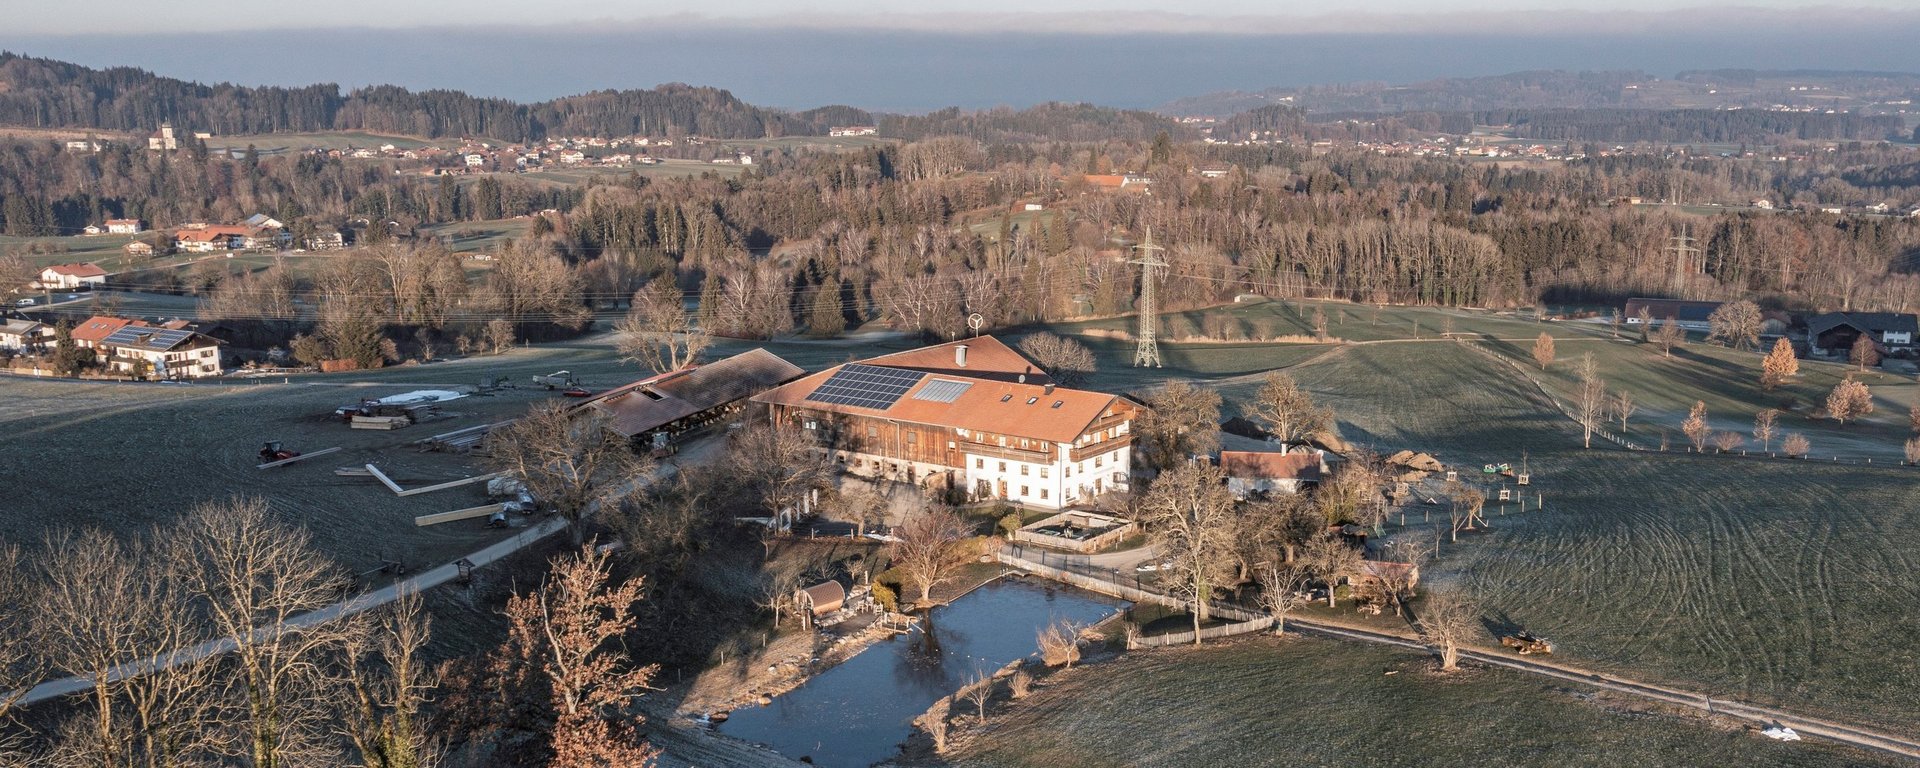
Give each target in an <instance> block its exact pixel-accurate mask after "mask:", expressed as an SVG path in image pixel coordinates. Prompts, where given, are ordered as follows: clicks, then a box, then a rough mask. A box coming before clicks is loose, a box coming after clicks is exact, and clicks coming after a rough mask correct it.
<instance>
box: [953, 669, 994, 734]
mask: <svg viewBox="0 0 1920 768" xmlns="http://www.w3.org/2000/svg"><path fill="white" fill-rule="evenodd" d="M960 694H961V695H962V696H963V697H965V698H966V700H967V701H971V702H973V711H974V712H975V714H977V715H979V717H980V722H982V723H985V722H986V721H987V701H988V700H990V699H992V698H993V675H990V674H987V673H986V672H975V673H973V677H972V678H971V679H969V680H968V681H967V684H966V686H965V687H963V688H961V689H960Z"/></svg>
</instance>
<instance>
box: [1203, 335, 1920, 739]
mask: <svg viewBox="0 0 1920 768" xmlns="http://www.w3.org/2000/svg"><path fill="white" fill-rule="evenodd" d="M1451 347H1452V345H1451V344H1449V343H1446V342H1438V343H1434V342H1427V343H1421V342H1408V343H1397V344H1378V345H1360V346H1354V347H1349V348H1345V349H1342V350H1340V351H1338V352H1336V353H1333V354H1330V355H1327V356H1325V357H1322V358H1320V359H1318V360H1315V361H1312V362H1310V363H1307V364H1305V365H1302V366H1299V367H1297V368H1296V369H1294V371H1293V372H1294V375H1295V376H1296V377H1298V378H1299V379H1300V380H1301V382H1302V383H1303V384H1304V385H1305V386H1306V387H1308V388H1309V389H1310V390H1311V391H1313V392H1314V394H1315V395H1316V396H1317V397H1318V398H1319V399H1320V400H1321V401H1322V402H1324V403H1327V404H1330V405H1333V406H1334V407H1335V408H1336V409H1337V410H1338V411H1339V413H1340V426H1341V430H1342V432H1343V433H1344V434H1345V435H1346V436H1347V437H1348V438H1349V439H1350V440H1354V441H1357V442H1360V443H1363V444H1371V445H1372V446H1373V447H1374V448H1375V449H1377V450H1382V451H1391V450H1397V449H1399V448H1413V449H1418V450H1427V451H1432V452H1434V453H1435V454H1436V455H1437V456H1439V457H1440V458H1441V459H1442V460H1443V461H1447V462H1448V463H1451V464H1454V465H1458V466H1463V467H1467V468H1473V467H1477V466H1478V465H1480V464H1483V463H1489V462H1494V463H1497V462H1511V463H1514V464H1516V465H1517V464H1518V463H1519V461H1520V459H1521V454H1522V453H1523V452H1525V454H1526V455H1527V460H1528V463H1529V466H1530V468H1531V469H1532V471H1533V473H1534V479H1535V483H1534V486H1533V490H1535V491H1537V492H1539V493H1541V494H1544V496H1545V500H1546V511H1545V512H1543V513H1534V512H1529V513H1527V514H1526V515H1524V516H1511V517H1492V518H1491V523H1492V528H1493V529H1492V530H1491V531H1490V532H1488V533H1484V534H1478V535H1473V536H1470V537H1467V538H1463V539H1462V540H1461V542H1460V543H1458V544H1449V545H1446V546H1445V547H1444V548H1443V551H1442V557H1441V559H1440V560H1439V562H1438V563H1436V564H1435V566H1434V567H1432V568H1430V569H1429V571H1428V572H1429V578H1430V579H1431V580H1433V581H1435V582H1436V583H1449V582H1451V583H1458V584H1462V585H1464V586H1465V587H1466V588H1467V589H1468V591H1469V593H1470V594H1471V595H1472V596H1473V597H1474V598H1475V599H1476V600H1478V601H1479V602H1480V605H1481V607H1482V608H1483V610H1484V611H1486V613H1487V615H1488V616H1489V617H1490V618H1493V619H1498V620H1499V622H1495V623H1492V624H1490V626H1500V625H1501V624H1502V623H1512V624H1519V625H1524V626H1527V627H1531V628H1534V629H1536V630H1538V631H1541V632H1543V633H1545V634H1547V635H1548V636H1551V637H1553V638H1554V639H1555V640H1556V641H1558V642H1559V643H1560V648H1561V650H1560V653H1561V654H1562V655H1564V656H1566V657H1568V658H1569V659H1570V660H1572V661H1574V662H1575V663H1581V664H1589V665H1593V666H1597V667H1600V668H1603V669H1608V670H1612V671H1615V672H1617V673H1619V674H1622V675H1638V676H1641V677H1643V678H1649V679H1655V680H1661V681H1666V682H1670V683H1673V684H1675V685H1681V686H1687V687H1696V688H1702V689H1705V690H1706V691H1707V692H1710V693H1712V694H1714V695H1721V696H1730V697H1738V698H1743V699H1748V700H1751V701H1754V702H1756V703H1765V704H1773V705H1780V706H1787V707H1792V708H1798V709H1803V710H1807V711H1811V712H1815V713H1818V714H1822V715H1826V716H1830V717H1835V718H1839V719H1843V720H1849V721H1857V722H1862V723H1872V724H1876V725H1880V726H1883V727H1897V728H1902V729H1911V728H1913V727H1915V726H1920V715H1916V709H1915V705H1916V704H1920V651H1917V650H1915V649H1914V648H1913V647H1912V645H1911V643H1910V642H1909V640H1910V639H1911V638H1914V637H1920V615H1916V614H1915V613H1914V612H1913V611H1912V610H1911V609H1910V607H1909V606H1911V605H1912V604H1913V603H1914V602H1915V601H1916V600H1920V572H1917V571H1916V566H1920V554H1916V553H1915V552H1914V551H1913V550H1912V548H1911V547H1909V546H1907V539H1906V537H1907V534H1906V532H1907V531H1910V530H1913V529H1914V528H1915V527H1916V526H1920V507H1917V506H1916V505H1915V504H1914V503H1913V499H1914V498H1916V494H1917V493H1920V472H1915V471H1911V470H1907V469H1901V468H1897V467H1886V468H1867V467H1852V466H1834V465H1821V464H1819V463H1816V462H1791V461H1772V460H1760V459H1742V458H1733V457H1714V456H1687V455H1684V454H1671V453H1670V454H1657V453H1627V452H1624V451H1618V450H1611V449H1595V450H1591V451H1584V450H1580V449H1579V447H1578V446H1579V443H1578V437H1579V436H1578V432H1577V431H1576V430H1575V428H1574V425H1573V424H1572V423H1571V422H1570V421H1568V420H1566V419H1565V417H1563V416H1561V415H1559V414H1558V413H1557V412H1553V411H1549V410H1547V409H1546V408H1545V407H1544V406H1541V405H1539V404H1538V403H1537V401H1535V400H1533V399H1530V396H1529V394H1528V391H1527V390H1528V388H1529V387H1530V385H1524V384H1523V383H1521V382H1518V381H1516V380H1515V379H1516V378H1517V377H1514V376H1512V375H1510V374H1508V375H1503V374H1501V373H1500V371H1501V369H1504V366H1499V365H1498V364H1497V363H1493V362H1492V361H1489V360H1487V359H1486V358H1485V357H1484V356H1480V355H1473V354H1466V353H1464V352H1462V351H1460V350H1456V349H1450V348H1451ZM1496 366H1497V367H1496ZM1255 387H1257V384H1256V383H1252V382H1248V383H1236V384H1234V385H1232V386H1227V387H1223V391H1224V393H1225V394H1226V395H1227V397H1228V401H1229V403H1230V404H1231V403H1237V402H1243V401H1244V400H1245V399H1246V398H1248V397H1251V395H1252V392H1253V390H1254V388H1255ZM1536 394H1537V393H1536ZM1229 407H1232V406H1231V405H1230V406H1229ZM1473 474H1477V473H1473ZM1489 514H1490V515H1491V514H1493V513H1492V512H1491V511H1490V512H1489ZM1390 532H1392V531H1391V529H1390ZM1400 535H1402V536H1410V537H1414V538H1418V539H1420V540H1424V541H1431V539H1432V537H1433V535H1434V532H1433V531H1432V530H1431V529H1426V528H1419V527H1417V526H1416V528H1415V530H1412V531H1410V532H1401V533H1400ZM1491 639H1492V635H1491V634H1489V635H1488V636H1487V637H1485V638H1482V640H1483V641H1491Z"/></svg>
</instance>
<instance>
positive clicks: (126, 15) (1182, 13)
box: [0, 0, 1920, 34]
mask: <svg viewBox="0 0 1920 768" xmlns="http://www.w3.org/2000/svg"><path fill="white" fill-rule="evenodd" d="M1728 6H1738V7H1743V8H1750V9H1766V10H1782V9H1812V8H1834V7H1844V8H1848V9H1855V10H1868V11H1871V10H1881V11H1885V10H1920V0H1839V1H1838V2H1834V1H1832V0H1734V2H1711V1H1709V2H1701V1H1700V0H1677V1H1676V0H1366V2H1363V3H1356V2H1353V1H1352V0H1280V1H1278V2H1276V0H1208V2H1205V3H1181V4H1172V3H1167V2H1165V0H1044V2H1035V1H1034V0H920V2H914V3H902V2H897V0H894V1H889V0H833V1H832V2H800V3H795V2H791V0H707V1H706V2H698V3H669V2H660V1H659V0H646V1H642V0H566V1H565V2H537V3H528V2H514V1H511V0H401V1H400V2H395V1H394V0H328V2H287V1H286V0H182V1H180V2H172V3H154V2H152V0H93V1H92V2H88V3H84V4H82V5H81V6H76V5H74V4H71V3H60V2H51V1H50V0H4V1H3V2H0V17H4V18H5V19H6V26H7V27H8V28H9V29H8V31H10V32H13V33H39V34H46V33H50V34H78V33H88V32H100V31H107V30H108V29H124V28H125V27H124V26H122V25H121V24H119V23H118V22H120V21H129V20H131V21H132V22H133V23H135V24H137V26H138V28H139V29H141V30H146V31H188V30H197V31H204V30H216V29H272V28H288V27H314V26H347V27H356V26H357V27H380V28H396V27H412V26H421V25H448V24H452V25H463V26H467V25H556V24H558V25H566V24H575V23H581V22H592V23H596V24H605V23H630V22H636V21H642V20H661V19H668V18H673V17H679V18H681V19H683V20H685V19H687V18H688V17H690V16H695V17H698V18H705V19H712V20H720V21H740V20H754V21H760V22H769V23H777V24H781V25H790V24H800V25H808V24H831V25H843V24H845V23H848V22H855V23H864V24H873V25H877V26H895V25H905V26H910V27H924V26H945V27H947V28H951V27H952V25H955V24H958V25H960V26H963V27H964V26H973V25H974V24H975V23H978V22H981V21H986V20H987V17H996V16H1004V15H1006V14H1017V15H1021V16H1031V15H1035V14H1037V15H1039V16H1052V17H1056V18H1054V19H1052V20H1046V19H1039V20H1036V21H1037V23H1040V24H1041V25H1042V26H1044V27H1047V28H1048V29H1047V31H1062V32H1064V31H1093V30H1092V29H1090V28H1098V27H1117V28H1120V29H1122V30H1123V31H1143V29H1142V28H1141V27H1149V26H1151V27H1161V26H1165V25H1168V24H1172V25H1173V26H1175V27H1190V28H1194V29H1206V30H1207V31H1217V32H1233V31H1237V30H1241V29H1244V28H1246V27H1248V26H1249V25H1252V26H1253V27H1266V26H1268V25H1269V24H1273V23H1276V22H1278V23H1279V24H1283V25H1285V26H1294V27H1304V28H1308V29H1314V30H1319V31H1331V30H1336V29H1337V30H1339V31H1377V28H1378V27H1381V26H1389V27H1392V26H1398V25H1399V23H1400V22H1403V21H1405V20H1403V19H1394V18H1392V17H1394V16H1398V15H1405V14H1413V15H1420V16H1426V15H1438V16H1441V17H1453V18H1454V19H1455V20H1457V21H1467V22H1470V23H1475V24H1487V23H1493V20H1492V19H1489V18H1488V14H1492V13H1500V12H1511V11H1546V12H1566V11H1586V12H1593V13H1596V14H1601V15H1612V14H1616V13H1619V12H1622V11H1672V10H1675V9H1686V8H1700V7H1728ZM79 7H84V9H85V10H84V11H80V12H76V8H79ZM1170 8H1171V9H1177V14H1168V13H1167V11H1168V10H1169V9H1170ZM1356 9H1364V10H1361V11H1359V15H1355V14H1356ZM1837 13H1846V11H1838V12H1837ZM956 15H957V16H961V17H965V18H959V19H955V18H953V17H954V16H956ZM1173 16H1178V17H1182V18H1177V19H1172V20H1171V21H1170V18H1171V17H1173ZM107 20H115V23H114V24H112V25H110V26H105V25H106V24H107ZM1030 20H1031V19H1030ZM1126 27H1135V28H1134V29H1125V28H1126ZM1262 31H1279V30H1277V29H1271V28H1268V29H1263V30H1262Z"/></svg>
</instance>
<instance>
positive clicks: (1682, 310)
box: [1621, 299, 1720, 331]
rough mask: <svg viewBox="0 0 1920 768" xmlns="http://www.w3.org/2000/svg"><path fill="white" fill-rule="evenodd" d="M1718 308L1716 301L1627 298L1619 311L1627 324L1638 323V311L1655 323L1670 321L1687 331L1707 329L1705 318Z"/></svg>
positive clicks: (1718, 304)
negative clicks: (1643, 312) (1643, 311)
mask: <svg viewBox="0 0 1920 768" xmlns="http://www.w3.org/2000/svg"><path fill="white" fill-rule="evenodd" d="M1719 308H1720V302H1717V301H1681V300H1679V299H1627V305H1626V307H1624V308H1623V309H1622V310H1621V312H1622V316H1623V318H1624V319H1625V320H1626V321H1627V324H1628V325H1638V324H1639V323H1640V311H1641V310H1643V309H1644V310H1646V312H1647V316H1648V318H1650V319H1651V320H1653V321H1654V322H1656V323H1659V322H1671V323H1674V324H1676V325H1678V326H1680V327H1682V328H1685V329H1687V330H1689V331H1704V330H1707V318H1708V317H1709V316H1710V315H1712V314H1713V311H1714V310H1716V309H1719Z"/></svg>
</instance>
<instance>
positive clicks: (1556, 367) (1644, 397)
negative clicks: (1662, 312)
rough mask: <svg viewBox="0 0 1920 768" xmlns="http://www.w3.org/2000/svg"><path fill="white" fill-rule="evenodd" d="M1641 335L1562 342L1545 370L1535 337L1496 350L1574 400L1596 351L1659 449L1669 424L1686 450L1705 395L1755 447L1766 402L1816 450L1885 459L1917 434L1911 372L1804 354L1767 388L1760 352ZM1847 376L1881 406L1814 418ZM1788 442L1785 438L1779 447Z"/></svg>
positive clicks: (1638, 437)
mask: <svg viewBox="0 0 1920 768" xmlns="http://www.w3.org/2000/svg"><path fill="white" fill-rule="evenodd" d="M1633 338H1635V337H1629V338H1627V339H1622V340H1619V341H1612V340H1606V339H1593V340H1586V341H1575V342H1573V343H1565V344H1559V345H1557V349H1556V352H1557V354H1558V360H1557V361H1556V362H1555V363H1554V364H1553V366H1552V367H1551V368H1550V369H1549V370H1548V371H1546V372H1544V373H1543V372H1541V371H1539V370H1538V369H1537V367H1535V366H1534V363H1533V360H1532V358H1531V353H1530V349H1531V347H1530V345H1527V344H1490V345H1488V348H1489V349H1492V350H1494V351H1496V352H1499V353H1500V354H1503V355H1505V356H1507V357H1508V358H1509V359H1512V360H1513V361H1515V362H1517V363H1520V364H1521V365H1522V366H1525V367H1527V368H1529V370H1530V372H1531V373H1533V375H1534V376H1535V377H1536V378H1538V379H1539V380H1540V382H1541V383H1542V384H1544V385H1546V386H1547V387H1548V388H1549V389H1550V390H1552V391H1553V392H1554V394H1555V396H1557V397H1559V398H1560V400H1561V401H1562V402H1568V401H1569V400H1570V399H1571V398H1572V397H1573V396H1574V393H1575V391H1576V390H1577V389H1578V386H1579V385H1578V383H1577V382H1576V380H1575V378H1574V374H1573V370H1574V365H1575V364H1576V361H1577V360H1578V359H1579V357H1580V356H1581V355H1582V354H1586V353H1592V354H1593V356H1594V362H1595V363H1596V364H1597V366H1598V368H1599V371H1600V377H1601V378H1602V379H1604V380H1605V381H1606V382H1607V385H1608V387H1609V388H1610V389H1613V390H1616V391H1626V392H1629V393H1631V394H1632V395H1633V398H1634V402H1635V403H1636V405H1637V407H1636V410H1635V413H1634V416H1633V417H1632V418H1631V419H1629V420H1628V432H1627V436H1628V438H1629V439H1631V440H1634V441H1635V442H1638V443H1641V444H1643V445H1649V446H1656V447H1657V446H1658V445H1659V442H1660V436H1659V433H1660V430H1663V429H1664V430H1665V431H1666V433H1667V436H1668V438H1669V441H1670V443H1671V446H1672V448H1673V449H1674V450H1679V449H1680V448H1681V446H1683V445H1685V444H1686V442H1687V440H1686V437H1685V436H1684V435H1682V434H1681V432H1680V422H1681V421H1683V420H1685V419H1686V418H1687V412H1688V410H1689V409H1691V408H1692V407H1693V404H1694V402H1696V401H1699V402H1704V403H1706V404H1707V416H1708V421H1709V423H1710V424H1711V426H1712V428H1713V429H1714V430H1716V431H1732V432H1737V433H1739V434H1741V435H1743V436H1744V437H1746V438H1747V440H1748V443H1749V444H1748V445H1745V446H1743V447H1744V448H1747V449H1750V450H1754V451H1758V450H1759V449H1760V447H1761V446H1760V444H1759V442H1758V441H1757V440H1754V439H1753V438H1752V434H1751V433H1752V431H1753V417H1754V414H1755V413H1757V412H1759V411H1760V410H1761V409H1763V408H1778V409H1781V410H1782V411H1784V413H1783V414H1782V415H1781V416H1780V417H1779V421H1778V423H1777V424H1778V426H1777V429H1778V430H1779V431H1780V432H1797V433H1800V434H1803V435H1806V436H1807V438H1808V440H1809V441H1810V442H1811V443H1812V445H1813V451H1814V455H1816V456H1826V457H1831V456H1834V455H1838V456H1840V457H1842V458H1849V459H1858V458H1862V457H1868V456H1871V457H1873V458H1874V459H1875V460H1876V461H1885V460H1895V461H1897V460H1899V459H1900V458H1901V455H1902V454H1901V446H1902V443H1904V442H1905V441H1906V439H1907V438H1908V437H1909V436H1910V435H1911V433H1910V432H1909V431H1908V429H1907V409H1908V408H1909V407H1911V406H1912V404H1913V401H1914V397H1915V394H1916V390H1920V387H1916V385H1915V384H1914V381H1913V379H1912V378H1910V377H1907V376H1901V375H1898V374H1892V373H1886V372H1883V371H1881V370H1879V369H1868V371H1867V372H1865V373H1859V372H1857V371H1856V370H1855V369H1854V367H1853V366H1849V365H1842V364H1838V363H1828V362H1819V361H1813V360H1802V361H1800V373H1799V375H1797V376H1795V377H1794V378H1793V380H1792V381H1791V382H1789V383H1788V384H1787V385H1786V386H1783V387H1781V388H1779V389H1776V390H1774V391H1771V392H1768V391H1765V390H1763V389H1761V388H1760V382H1759V379H1760V359H1761V356H1760V354H1759V353H1757V352H1751V351H1738V352H1736V351H1734V350H1732V349H1728V348H1726V347H1722V346H1714V345H1708V344H1705V343H1700V342H1697V341H1696V342H1695V343H1692V344H1689V345H1688V346H1686V347H1683V348H1678V349H1675V350H1674V351H1673V355H1672V356H1671V357H1668V356H1664V355H1662V354H1661V353H1660V349H1659V347H1658V346H1657V345H1653V344H1638V343H1635V342H1634V341H1633V340H1632V339H1633ZM1848 376H1853V377H1855V378H1857V379H1859V380H1860V381H1861V382H1863V383H1865V384H1867V385H1868V386H1869V387H1870V388H1872V390H1873V394H1874V413H1873V414H1871V415H1869V416H1868V417H1866V418H1865V419H1863V420H1861V421H1858V422H1855V423H1852V424H1847V425H1844V426H1842V425H1841V424H1839V423H1838V422H1836V421H1833V420H1832V419H1828V418H1824V417H1820V418H1815V414H1816V412H1818V411H1820V410H1821V409H1823V408H1824V407H1825V405H1826V400H1827V393H1828V392H1830V391H1832V389H1833V387H1834V385H1835V384H1838V383H1839V382H1840V381H1842V380H1843V379H1845V378H1846V377H1848ZM1615 426H1618V425H1617V424H1616V425H1615ZM1779 447H1780V443H1779V438H1778V437H1776V438H1775V439H1774V442H1773V449H1774V450H1778V449H1779Z"/></svg>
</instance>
